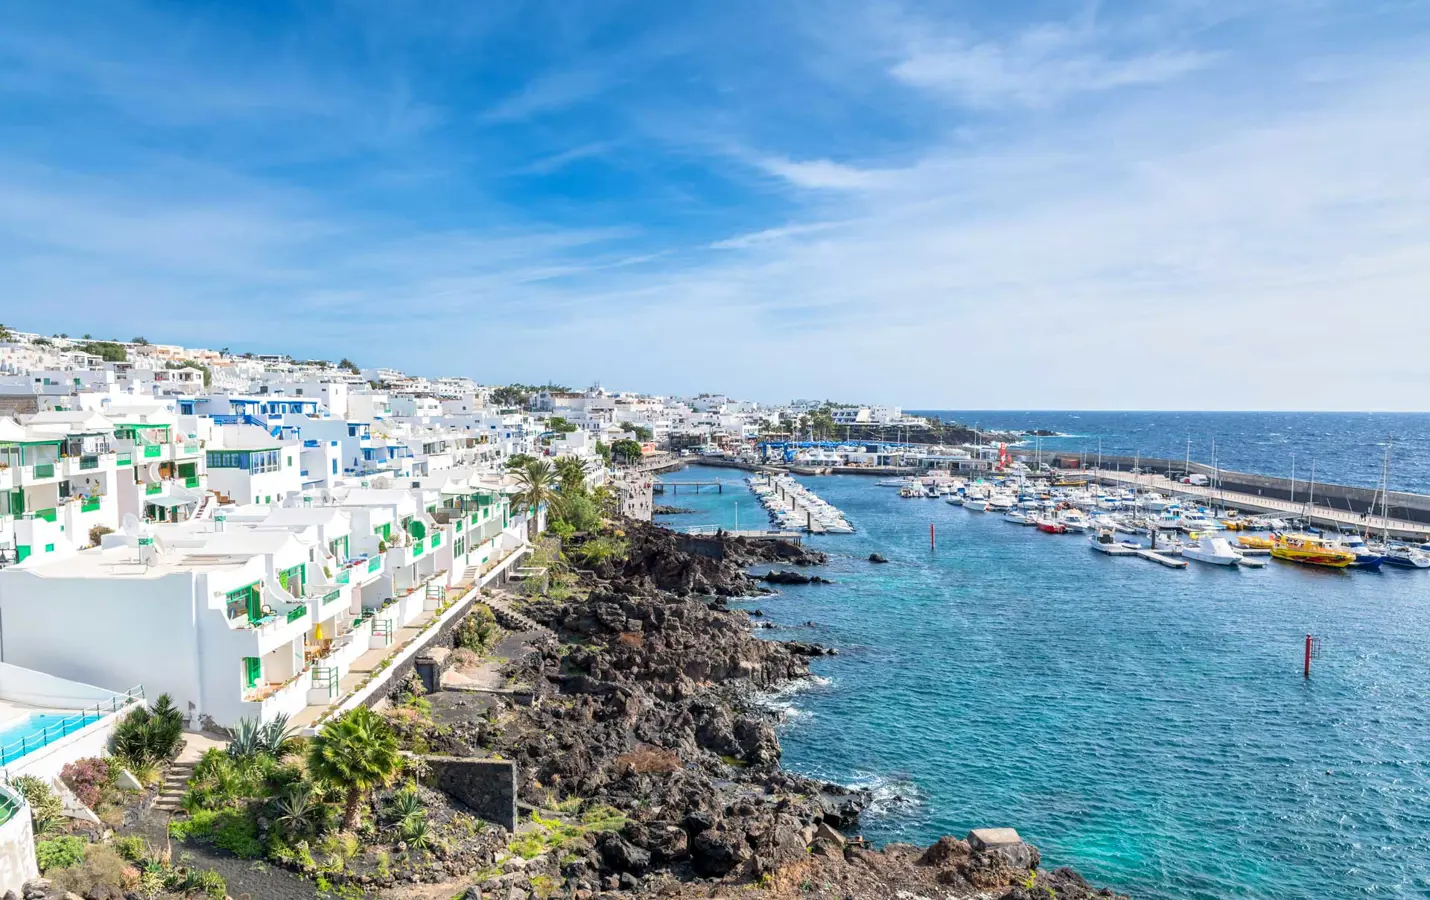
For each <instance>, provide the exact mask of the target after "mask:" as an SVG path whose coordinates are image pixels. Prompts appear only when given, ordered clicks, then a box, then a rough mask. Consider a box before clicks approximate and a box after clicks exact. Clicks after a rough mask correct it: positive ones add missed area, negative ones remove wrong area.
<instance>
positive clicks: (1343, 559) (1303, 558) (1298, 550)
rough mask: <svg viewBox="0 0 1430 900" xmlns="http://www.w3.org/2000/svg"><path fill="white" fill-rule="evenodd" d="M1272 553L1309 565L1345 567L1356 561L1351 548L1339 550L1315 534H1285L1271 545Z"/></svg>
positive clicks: (1278, 556) (1279, 557)
mask: <svg viewBox="0 0 1430 900" xmlns="http://www.w3.org/2000/svg"><path fill="white" fill-rule="evenodd" d="M1271 555H1272V556H1274V557H1276V558H1277V559H1284V560H1286V561H1287V562H1295V563H1301V564H1303V565H1308V566H1329V567H1330V568H1333V569H1344V568H1345V567H1346V566H1348V565H1350V564H1351V563H1353V562H1355V561H1356V555H1355V554H1354V553H1352V552H1350V551H1349V550H1338V549H1337V548H1335V547H1332V546H1330V545H1329V544H1327V543H1326V542H1325V541H1323V540H1321V539H1320V538H1318V537H1316V536H1315V535H1314V534H1283V535H1280V536H1279V537H1277V538H1276V541H1275V543H1273V544H1272V546H1271Z"/></svg>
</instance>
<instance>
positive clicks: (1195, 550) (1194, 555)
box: [1182, 531, 1244, 566]
mask: <svg viewBox="0 0 1430 900" xmlns="http://www.w3.org/2000/svg"><path fill="white" fill-rule="evenodd" d="M1195 537H1196V540H1194V541H1192V542H1191V543H1190V544H1187V545H1186V546H1185V547H1183V548H1182V556H1184V557H1186V558H1187V559H1194V560H1196V561H1197V562H1204V563H1210V564H1212V565H1214V566H1234V565H1237V564H1238V563H1240V562H1241V561H1242V559H1243V558H1244V557H1243V556H1242V555H1241V554H1240V553H1238V552H1236V550H1235V549H1234V548H1233V547H1232V546H1231V544H1230V543H1229V542H1228V541H1227V539H1226V538H1224V537H1221V536H1219V535H1215V534H1212V533H1210V532H1205V531H1203V532H1200V533H1198V534H1197V535H1195Z"/></svg>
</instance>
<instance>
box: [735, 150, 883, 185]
mask: <svg viewBox="0 0 1430 900" xmlns="http://www.w3.org/2000/svg"><path fill="white" fill-rule="evenodd" d="M759 165H760V167H761V168H762V169H764V170H765V171H766V172H769V173H770V174H771V175H777V176H779V177H780V178H783V179H785V180H786V181H788V182H789V183H790V184H793V185H795V186H796V187H802V188H815V189H830V190H867V189H869V188H874V187H879V186H882V185H887V184H888V183H889V181H890V179H891V176H892V173H890V172H887V171H878V170H874V169H859V168H855V167H854V166H846V165H843V164H841V163H837V162H832V161H830V160H827V159H814V160H806V161H803V162H796V161H794V160H791V159H785V158H782V157H768V158H766V159H762V160H760V161H759Z"/></svg>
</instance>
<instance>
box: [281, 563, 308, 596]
mask: <svg viewBox="0 0 1430 900" xmlns="http://www.w3.org/2000/svg"><path fill="white" fill-rule="evenodd" d="M278 583H279V584H281V585H283V590H285V591H287V592H288V593H290V594H292V595H293V596H295V597H301V596H303V586H304V585H306V584H307V583H308V575H307V571H306V570H305V569H304V568H303V567H302V566H294V567H292V568H291V569H284V570H283V571H281V572H279V573H278Z"/></svg>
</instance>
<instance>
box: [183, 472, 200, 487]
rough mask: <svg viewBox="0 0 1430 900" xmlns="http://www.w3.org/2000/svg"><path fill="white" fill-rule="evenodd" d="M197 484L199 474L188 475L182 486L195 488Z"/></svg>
mask: <svg viewBox="0 0 1430 900" xmlns="http://www.w3.org/2000/svg"><path fill="white" fill-rule="evenodd" d="M198 486H199V476H197V475H190V476H189V477H187V478H185V479H184V487H191V488H196V487H198Z"/></svg>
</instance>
